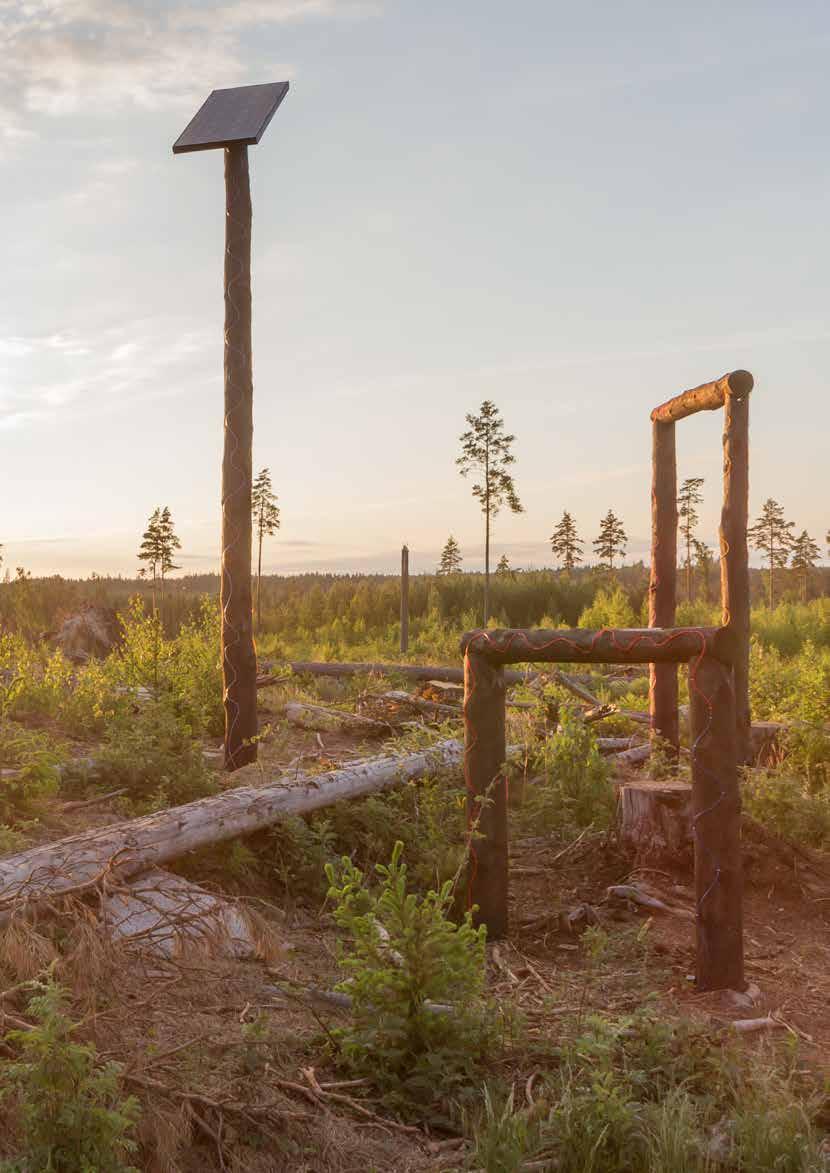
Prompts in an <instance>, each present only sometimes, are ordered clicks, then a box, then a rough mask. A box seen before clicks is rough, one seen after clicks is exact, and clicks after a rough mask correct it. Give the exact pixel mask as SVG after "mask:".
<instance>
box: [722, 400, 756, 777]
mask: <svg viewBox="0 0 830 1173" xmlns="http://www.w3.org/2000/svg"><path fill="white" fill-rule="evenodd" d="M748 519H749V390H746V391H744V393H743V394H742V395H736V394H727V396H726V402H725V404H724V421H723V509H722V511H721V522H720V574H721V599H722V600H723V623H724V625H727V624H728V625H729V627H730V628H731V629H732V630H733V631H734V634H735V668H734V672H735V721H736V729H737V735H738V742H737V748H738V761H739V762H741V763H745V762H748V761H749V760H750V758H751V756H752V751H751V727H752V718H751V714H750V709H749V618H750V616H749V611H750V600H749V550H748V547H747V539H746V530H747V524H748Z"/></svg>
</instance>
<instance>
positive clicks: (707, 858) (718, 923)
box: [689, 656, 744, 990]
mask: <svg viewBox="0 0 830 1173" xmlns="http://www.w3.org/2000/svg"><path fill="white" fill-rule="evenodd" d="M689 695H690V699H691V718H692V737H693V743H692V807H693V812H694V817H693V826H694V845H695V897H696V902H697V966H696V978H697V988H698V989H699V990H723V989H731V990H742V989H743V988H744V957H743V912H742V900H743V896H742V889H743V883H742V879H743V878H742V873H741V796H740V790H739V786H738V762H737V755H736V744H737V742H736V731H735V700H734V692H733V683H732V672H731V670H730V668H729V667H728V666H727V665H725V664H723V663H721V662H720V661H719V660H715V659H714V657H710V656H703V657H701V658H699V659H698V660H692V661H691V663H690V665H689Z"/></svg>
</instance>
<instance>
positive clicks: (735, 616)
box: [649, 370, 754, 763]
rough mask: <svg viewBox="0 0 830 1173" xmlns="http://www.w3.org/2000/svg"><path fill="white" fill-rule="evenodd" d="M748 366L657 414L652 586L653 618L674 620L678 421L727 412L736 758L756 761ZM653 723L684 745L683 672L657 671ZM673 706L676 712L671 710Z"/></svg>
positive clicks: (726, 543)
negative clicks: (679, 701)
mask: <svg viewBox="0 0 830 1173" xmlns="http://www.w3.org/2000/svg"><path fill="white" fill-rule="evenodd" d="M753 386H754V380H753V378H752V375H751V374H750V373H749V371H740V370H739V371H731V372H730V373H729V374H727V375H723V376H722V377H721V378H720V379H715V380H714V381H713V382H711V383H703V384H701V386H700V387H693V388H692V389H691V390H690V391H683V392H682V393H681V394H680V395H675V396H674V398H673V399H669V400H668V401H667V402H666V403H661V404H660V406H659V407H655V408H654V410H653V411H652V413H651V422H652V428H653V436H654V446H653V450H654V459H653V476H652V496H651V517H652V528H651V585H650V596H649V623H650V624H651V625H652V626H661V627H662V626H666V625H670V624H672V623H674V621H675V605H676V598H677V583H676V580H677V468H676V458H675V438H674V425H675V422H676V421H678V420H682V419H686V418H687V417H688V416H690V415H694V414H695V413H696V412H698V411H717V410H718V408H721V407H722V408H723V409H724V428H723V507H722V511H721V524H720V552H721V563H720V565H721V600H722V603H723V624H724V627H728V628H729V629H730V632H731V634H732V638H733V641H734V642H733V646H734V656H733V664H734V669H733V671H734V677H735V705H734V708H735V723H736V731H737V754H738V761H739V762H741V763H743V762H748V761H749V760H750V758H751V716H750V708H749V552H748V549H747V539H746V528H747V518H748V511H749V393H750V392H751V391H752V388H753ZM649 709H650V714H651V725H652V731H653V733H654V734H655V735H659V736H661V737H664V738H666V740H668V741H669V742H670V743H671V744H672V745H673V746H675V747H677V745H678V728H677V675H676V672H675V670H674V669H673V668H664V667H662V666H659V665H653V666H652V668H651V688H650V704H649ZM672 710H674V711H673V712H672Z"/></svg>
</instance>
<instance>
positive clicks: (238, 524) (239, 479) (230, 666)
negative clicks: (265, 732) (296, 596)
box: [219, 146, 257, 770]
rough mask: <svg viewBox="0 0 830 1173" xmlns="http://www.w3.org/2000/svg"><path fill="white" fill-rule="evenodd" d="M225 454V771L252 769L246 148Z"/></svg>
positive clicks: (231, 246)
mask: <svg viewBox="0 0 830 1173" xmlns="http://www.w3.org/2000/svg"><path fill="white" fill-rule="evenodd" d="M225 194H226V218H225V450H224V454H223V457H222V568H221V585H220V596H219V597H220V602H221V607H222V681H223V701H224V706H225V768H226V769H228V770H235V769H237V768H238V767H239V766H246V765H248V763H249V762H253V761H256V756H257V750H256V740H255V739H256V733H257V707H256V706H257V700H256V698H257V687H256V651H255V650H254V634H253V611H252V605H251V543H252V524H251V478H252V451H253V434H254V381H253V362H252V355H251V188H250V181H249V177H248V148H247V147H246V146H232V147H226V148H225Z"/></svg>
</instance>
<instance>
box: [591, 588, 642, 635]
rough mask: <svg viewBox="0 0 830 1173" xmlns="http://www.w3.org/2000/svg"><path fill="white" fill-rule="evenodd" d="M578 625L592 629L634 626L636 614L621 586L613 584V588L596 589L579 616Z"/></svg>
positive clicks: (635, 624)
mask: <svg viewBox="0 0 830 1173" xmlns="http://www.w3.org/2000/svg"><path fill="white" fill-rule="evenodd" d="M579 626H580V627H589V628H592V629H599V628H601V627H636V626H637V616H636V615H635V613H634V608H633V607H632V606H631V602H630V600H629V598H628V595H627V594H626V592H625V591H624V590H623V588H622V587H621V586H615V587H614V589H613V590H611V589H607V588H605V587H603V588H601V589H600V590H598V591H597V593H596V596H595V597H594V601H593V602H592V603H591V605H590V607H586V608H585V610H584V611H583V612H582V614H581V615H580V616H579Z"/></svg>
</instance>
